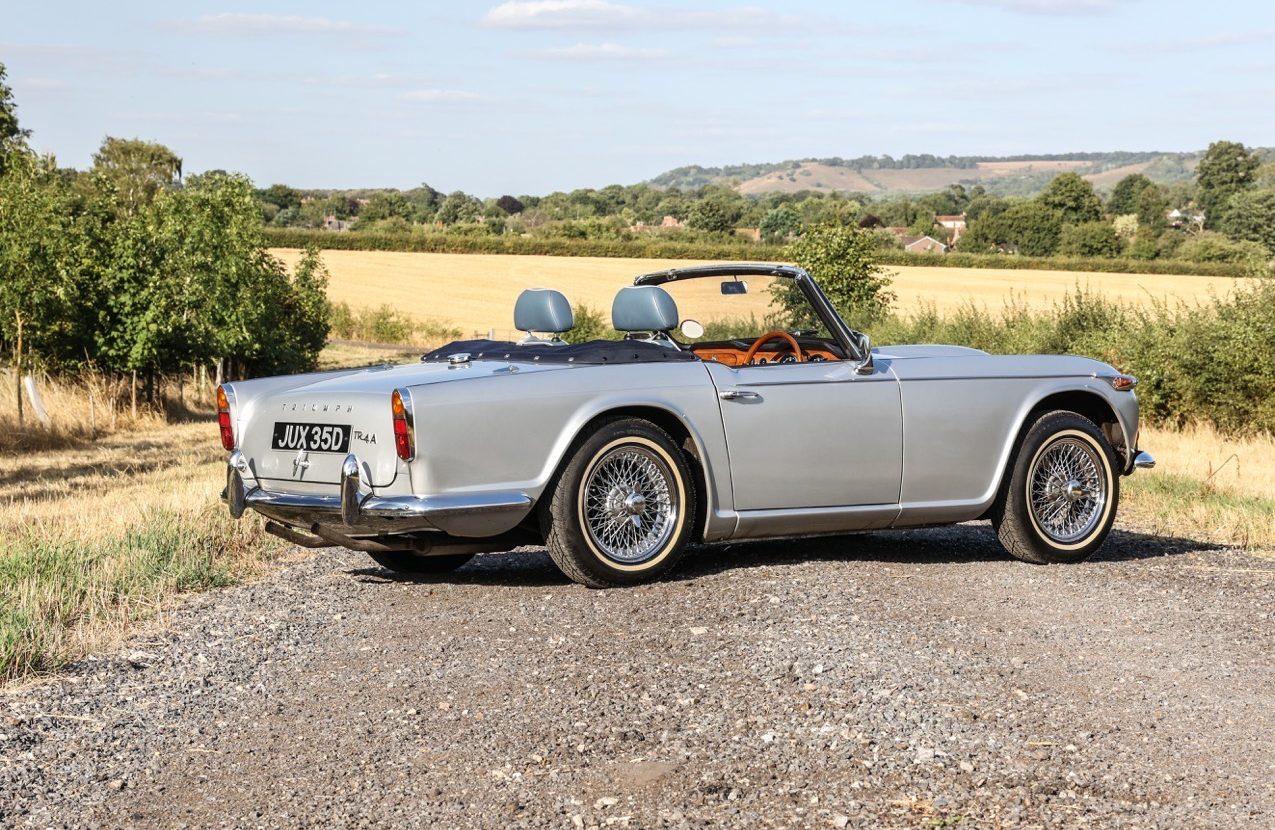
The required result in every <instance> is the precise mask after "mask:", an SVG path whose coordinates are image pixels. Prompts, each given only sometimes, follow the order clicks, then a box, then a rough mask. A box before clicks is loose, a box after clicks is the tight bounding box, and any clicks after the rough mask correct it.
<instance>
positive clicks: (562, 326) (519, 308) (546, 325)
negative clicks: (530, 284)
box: [514, 288, 575, 334]
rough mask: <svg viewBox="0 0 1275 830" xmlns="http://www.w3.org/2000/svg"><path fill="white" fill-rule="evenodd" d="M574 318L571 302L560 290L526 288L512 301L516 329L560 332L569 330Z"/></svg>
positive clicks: (573, 323)
mask: <svg viewBox="0 0 1275 830" xmlns="http://www.w3.org/2000/svg"><path fill="white" fill-rule="evenodd" d="M574 325H575V318H574V317H573V316H572V314H571V303H569V302H567V298H566V297H564V296H563V295H562V292H560V291H554V290H553V289H550V288H528V289H527V290H526V291H524V292H522V293H521V294H519V295H518V301H517V302H516V303H514V328H516V329H518V331H547V332H553V333H554V334H561V333H562V332H564V331H571V327H572V326H574Z"/></svg>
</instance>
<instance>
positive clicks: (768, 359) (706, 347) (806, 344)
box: [690, 337, 844, 366]
mask: <svg viewBox="0 0 1275 830" xmlns="http://www.w3.org/2000/svg"><path fill="white" fill-rule="evenodd" d="M797 342H798V343H799V344H800V345H801V353H802V356H803V357H804V358H805V360H806V361H808V362H810V363H822V362H824V361H828V360H843V359H844V358H843V357H842V356H841V350H840V349H839V348H838V347H837V346H836V345H834V344H833V343H831V342H829V341H827V340H822V339H816V338H810V337H799V338H797ZM752 345H753V344H752V341H749V340H723V341H718V342H713V343H696V344H694V345H692V346H690V349H691V351H693V352H695V355H696V357H698V358H699V359H700V360H705V361H712V362H714V363H720V364H722V365H723V366H739V365H741V364H742V363H743V360H744V355H746V354H748V349H749V348H750V347H751V346H752ZM796 362H797V357H796V355H794V354H793V352H792V347H791V346H790V345H789V344H788V343H787V342H786V341H783V340H773V341H771V342H769V343H765V344H763V345H762V347H761V350H760V351H758V352H757V354H756V355H755V356H754V357H753V362H752V365H754V366H766V365H769V364H774V363H796Z"/></svg>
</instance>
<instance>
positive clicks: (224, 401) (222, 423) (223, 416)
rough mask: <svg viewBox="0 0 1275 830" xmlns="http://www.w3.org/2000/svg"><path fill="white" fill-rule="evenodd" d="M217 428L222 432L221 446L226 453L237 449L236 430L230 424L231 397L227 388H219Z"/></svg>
mask: <svg viewBox="0 0 1275 830" xmlns="http://www.w3.org/2000/svg"><path fill="white" fill-rule="evenodd" d="M217 427H218V429H220V430H221V446H222V448H223V449H225V451H226V452H231V451H232V450H234V448H235V430H234V427H233V426H231V423H230V396H229V395H227V394H226V387H224V386H218V387H217Z"/></svg>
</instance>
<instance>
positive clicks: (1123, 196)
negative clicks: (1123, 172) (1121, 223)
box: [1107, 173, 1155, 216]
mask: <svg viewBox="0 0 1275 830" xmlns="http://www.w3.org/2000/svg"><path fill="white" fill-rule="evenodd" d="M1148 187H1155V183H1154V182H1152V181H1151V180H1150V179H1148V178H1147V177H1146V176H1144V175H1142V174H1141V173H1132V174H1130V175H1128V176H1125V177H1124V178H1123V179H1121V180H1120V181H1118V182H1116V186H1115V188H1114V189H1113V190H1112V191H1111V199H1110V200H1109V201H1108V202H1107V209H1108V210H1110V211H1111V213H1112V214H1114V215H1115V216H1127V215H1129V214H1130V213H1136V212H1137V210H1138V199H1139V197H1141V196H1142V191H1144V190H1146V189H1147V188H1148Z"/></svg>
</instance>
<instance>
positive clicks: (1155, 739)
mask: <svg viewBox="0 0 1275 830" xmlns="http://www.w3.org/2000/svg"><path fill="white" fill-rule="evenodd" d="M1273 577H1275V562H1272V561H1271V560H1269V559H1262V558H1256V557H1250V556H1246V555H1244V554H1241V553H1237V552H1234V551H1227V550H1216V549H1207V548H1203V547H1201V546H1200V545H1198V544H1196V543H1193V542H1189V541H1185V540H1173V539H1161V538H1153V537H1149V536H1143V535H1140V534H1138V533H1135V532H1133V531H1131V530H1128V529H1125V530H1119V531H1117V532H1116V533H1115V534H1113V536H1112V540H1111V541H1110V542H1109V543H1108V544H1107V546H1106V548H1105V549H1104V551H1103V553H1102V554H1100V555H1099V557H1098V558H1097V559H1095V560H1093V561H1091V562H1089V563H1086V564H1083V565H1078V566H1070V567H1044V568H1040V567H1032V566H1029V565H1023V564H1018V563H1014V562H1011V561H1007V560H1005V559H1004V558H1003V557H1002V555H1001V553H1000V552H999V549H998V548H997V547H996V545H995V542H994V540H993V539H992V537H991V534H990V532H989V531H988V529H987V528H986V527H983V526H977V525H967V526H961V527H957V528H946V529H937V530H926V531H912V532H905V533H896V534H874V535H868V536H857V537H846V538H839V539H827V540H802V541H789V542H771V543H755V544H739V545H733V546H730V547H717V548H705V549H703V550H698V551H695V552H693V553H692V555H691V556H690V557H689V559H688V561H687V562H686V563H685V564H684V565H683V566H682V568H681V569H680V570H679V571H678V572H677V573H676V574H675V575H674V576H673V578H671V579H669V580H668V581H665V582H661V583H658V584H655V585H649V586H644V587H640V588H635V589H628V590H613V591H605V592H600V591H589V590H587V589H584V588H581V587H578V586H576V585H574V584H571V583H568V582H566V581H565V580H564V579H563V578H562V577H561V576H560V575H559V574H558V573H557V571H555V569H554V567H553V565H552V564H551V563H550V561H549V559H548V557H547V556H546V555H545V554H544V553H543V552H542V551H539V550H534V549H532V550H529V551H525V552H520V553H515V554H501V555H489V556H483V557H479V558H478V559H476V560H474V561H473V562H471V563H470V564H469V565H468V566H466V567H465V568H464V569H463V570H461V571H459V572H457V573H456V574H453V575H451V576H449V577H446V578H442V579H437V580H433V581H412V580H404V579H397V578H391V577H390V575H389V574H388V573H387V572H386V571H383V570H380V569H378V568H376V567H374V566H372V565H371V563H370V560H367V559H366V558H365V557H363V556H362V555H360V554H355V553H350V552H338V551H325V552H322V553H319V554H318V555H315V556H312V557H309V558H306V559H304V560H302V561H299V562H297V563H296V564H293V565H290V566H288V567H286V568H284V569H282V570H280V571H279V572H277V573H275V574H274V575H272V576H271V577H269V578H268V579H266V580H264V581H261V582H258V583H255V584H252V585H247V586H242V587H239V588H234V589H229V590H225V591H219V592H215V593H212V594H207V595H203V596H200V597H197V598H194V599H193V600H191V601H190V602H187V603H184V604H183V605H182V606H181V607H180V608H178V609H177V610H176V611H175V612H174V613H173V614H172V615H171V616H170V618H169V619H168V621H167V622H168V625H167V626H165V627H164V629H163V630H159V631H152V632H149V633H146V634H143V635H141V636H139V637H138V638H137V639H135V640H134V641H132V642H131V643H129V644H128V645H127V646H126V647H125V648H124V650H123V651H121V652H120V653H119V654H116V655H111V656H105V657H100V658H95V659H91V660H88V661H85V662H83V663H82V664H80V665H78V666H76V667H74V668H73V669H72V670H71V671H70V672H68V673H67V674H66V675H65V676H63V677H61V678H58V679H57V680H55V681H51V682H45V683H42V684H39V685H36V686H34V687H28V688H25V689H18V690H14V691H11V692H9V693H7V694H4V695H0V823H7V824H10V825H15V826H28V825H30V826H40V827H44V826H58V827H61V826H76V827H100V826H103V825H106V826H121V825H123V826H142V827H185V826H191V827H205V826H214V827H220V826H227V827H232V826H233V827H255V826H261V827H292V826H325V825H326V826H332V825H338V826H349V827H363V826H374V827H382V826H390V825H395V826H399V825H401V826H420V827H568V828H570V827H591V826H609V825H610V826H629V827H702V826H723V825H728V826H746V827H758V826H776V825H782V826H815V827H829V826H831V827H845V826H851V827H859V826H863V827H881V826H900V827H902V826H925V827H934V826H953V825H960V826H978V827H983V826H986V827H1014V826H1048V827H1072V826H1096V827H1184V826H1191V827H1271V826H1272V825H1275V783H1273V782H1275V738H1273V736H1275V724H1273V723H1272V720H1273V713H1275V682H1273V681H1275V670H1273V669H1275V634H1273V631H1272V628H1273V627H1272V619H1271V615H1272V611H1273V608H1272V606H1273V603H1272V593H1273V592H1272V587H1273Z"/></svg>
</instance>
